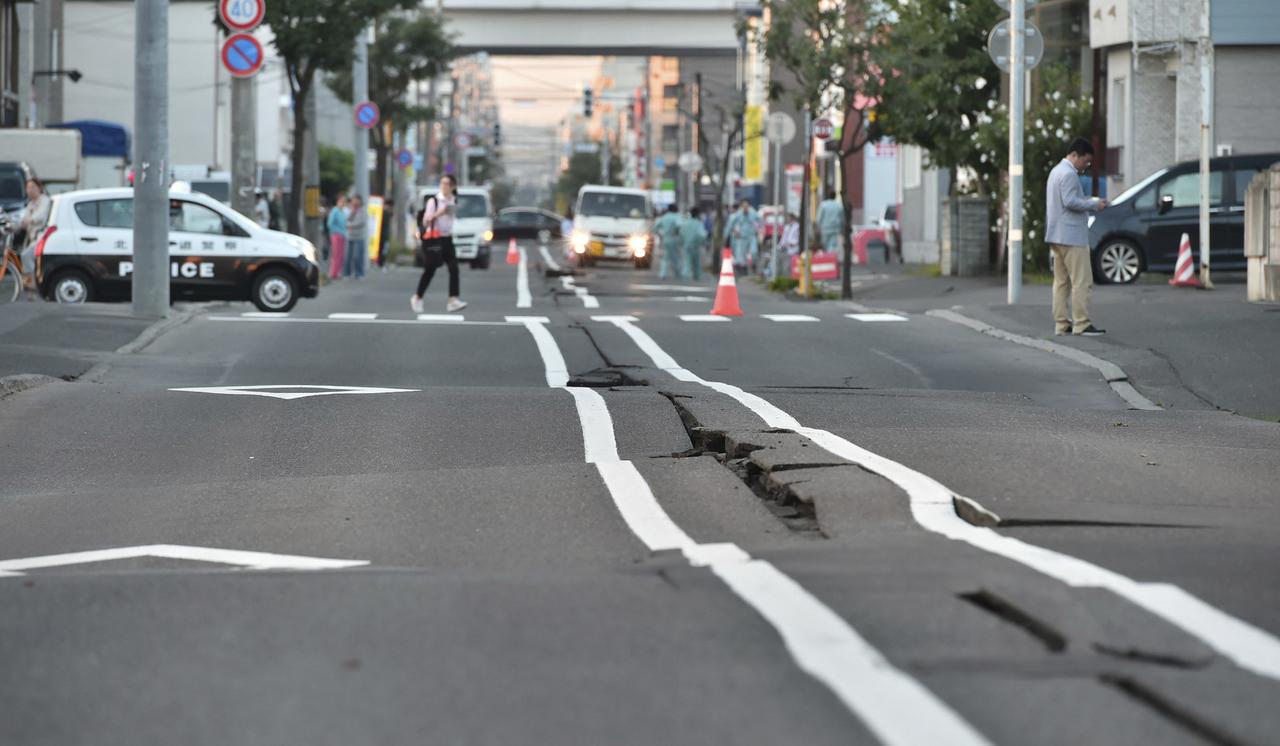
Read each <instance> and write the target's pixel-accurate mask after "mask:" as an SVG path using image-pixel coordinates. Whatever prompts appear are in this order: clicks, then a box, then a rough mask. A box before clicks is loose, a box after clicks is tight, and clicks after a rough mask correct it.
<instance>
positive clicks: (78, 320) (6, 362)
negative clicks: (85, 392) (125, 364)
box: [0, 301, 155, 380]
mask: <svg viewBox="0 0 1280 746" xmlns="http://www.w3.org/2000/svg"><path fill="white" fill-rule="evenodd" d="M154 321H155V319H145V318H138V317H135V316H133V315H132V314H131V311H130V306H129V304H128V303H123V304H106V303H87V304H85V305H82V306H67V305H59V304H57V303H48V302H45V301H37V302H25V301H19V302H17V303H9V304H6V305H3V306H0V378H3V377H5V376H12V375H19V374H24V373H29V374H35V375H44V376H50V377H52V378H64V379H68V380H70V379H73V378H77V377H79V376H81V375H83V374H84V373H85V371H87V370H89V369H90V368H92V367H93V366H94V365H95V364H97V363H98V362H101V361H103V360H105V359H108V358H109V357H110V356H111V355H112V354H113V353H114V352H115V351H116V350H117V349H119V348H120V347H122V346H123V345H126V344H128V343H129V342H131V341H133V340H134V339H135V338H137V336H138V335H139V334H141V333H142V332H143V331H144V330H145V329H146V328H147V327H148V326H150V325H151V324H152V322H154Z"/></svg>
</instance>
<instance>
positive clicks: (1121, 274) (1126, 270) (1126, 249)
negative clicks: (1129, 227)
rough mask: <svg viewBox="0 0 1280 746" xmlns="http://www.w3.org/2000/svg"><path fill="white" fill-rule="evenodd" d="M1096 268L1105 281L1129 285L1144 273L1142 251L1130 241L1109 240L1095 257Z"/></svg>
mask: <svg viewBox="0 0 1280 746" xmlns="http://www.w3.org/2000/svg"><path fill="white" fill-rule="evenodd" d="M1094 270H1095V271H1096V272H1097V274H1098V277H1100V278H1101V279H1102V281H1103V282H1106V283H1109V284H1112V285H1128V284H1130V283H1132V282H1133V281H1134V280H1137V279H1138V275H1140V274H1142V252H1141V251H1139V250H1138V247H1137V246H1134V245H1133V244H1132V243H1130V242H1128V241H1123V240H1119V239H1114V240H1110V241H1107V242H1106V243H1104V244H1102V248H1101V249H1100V250H1099V251H1098V254H1097V257H1095V259H1094Z"/></svg>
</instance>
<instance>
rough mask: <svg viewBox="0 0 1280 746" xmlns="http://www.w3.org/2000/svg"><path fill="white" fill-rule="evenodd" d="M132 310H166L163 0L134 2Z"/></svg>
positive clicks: (166, 87)
mask: <svg viewBox="0 0 1280 746" xmlns="http://www.w3.org/2000/svg"><path fill="white" fill-rule="evenodd" d="M134 8H135V10H134V27H135V28H134V33H135V38H136V40H137V41H136V44H137V48H136V50H135V55H134V57H135V58H134V68H133V70H134V80H135V86H136V87H135V89H134V95H133V121H134V141H133V142H134V157H133V163H134V185H133V312H134V313H135V314H137V315H139V316H159V317H164V316H166V315H167V314H168V313H169V0H138V2H137V3H136V4H135V6H134Z"/></svg>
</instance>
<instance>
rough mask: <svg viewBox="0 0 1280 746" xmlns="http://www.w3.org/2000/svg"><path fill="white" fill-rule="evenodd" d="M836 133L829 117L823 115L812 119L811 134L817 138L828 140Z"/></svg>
mask: <svg viewBox="0 0 1280 746" xmlns="http://www.w3.org/2000/svg"><path fill="white" fill-rule="evenodd" d="M835 133H836V126H835V125H834V124H832V123H831V120H830V119H827V118H825V117H823V118H822V119H815V120H814V121H813V136H814V137H816V138H818V139H819V140H829V139H831V136H832V135H834V134H835Z"/></svg>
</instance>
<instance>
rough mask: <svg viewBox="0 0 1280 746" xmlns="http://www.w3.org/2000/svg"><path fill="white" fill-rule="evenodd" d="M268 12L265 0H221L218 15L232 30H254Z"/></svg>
mask: <svg viewBox="0 0 1280 746" xmlns="http://www.w3.org/2000/svg"><path fill="white" fill-rule="evenodd" d="M266 12H267V5H266V2H265V0H219V2H218V17H219V18H221V19H222V22H223V23H225V24H226V25H227V28H229V29H231V30H232V31H241V32H243V31H252V30H253V29H255V28H257V27H258V24H260V23H262V16H263V15H265V14H266Z"/></svg>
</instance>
